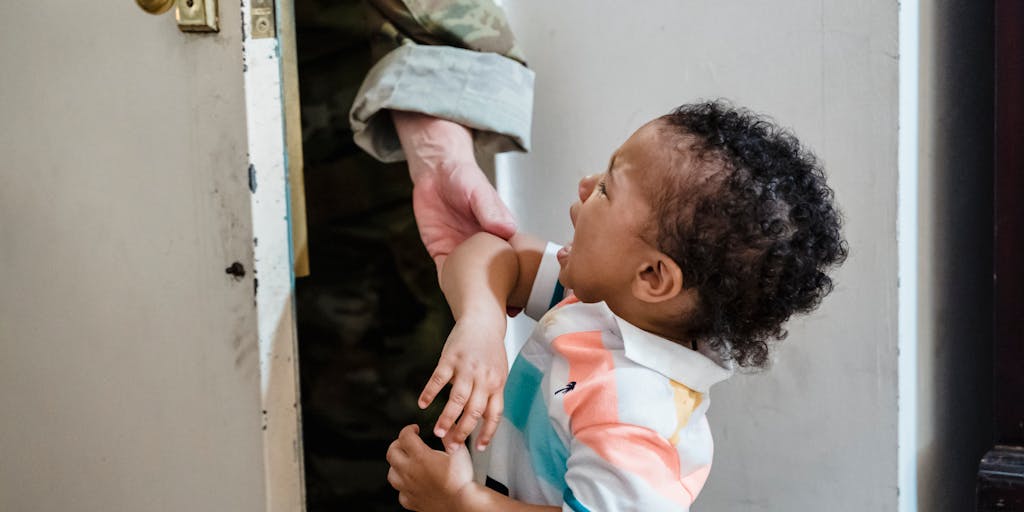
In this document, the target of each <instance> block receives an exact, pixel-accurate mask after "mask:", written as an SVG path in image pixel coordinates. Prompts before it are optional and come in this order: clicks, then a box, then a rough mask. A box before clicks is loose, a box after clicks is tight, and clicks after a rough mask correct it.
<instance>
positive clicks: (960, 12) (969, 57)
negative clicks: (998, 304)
mask: <svg viewBox="0 0 1024 512" xmlns="http://www.w3.org/2000/svg"><path fill="white" fill-rule="evenodd" d="M926 4H929V3H928V2H925V3H923V4H922V6H921V10H922V26H921V34H922V39H921V56H922V59H921V63H922V75H921V77H920V78H921V81H920V83H921V89H920V94H921V105H920V109H921V114H922V117H921V123H922V124H921V126H920V134H921V160H920V162H921V167H920V172H919V175H920V182H919V186H920V191H921V194H920V219H921V222H922V226H923V229H922V232H921V235H920V236H921V238H920V239H919V241H920V254H921V256H920V258H921V261H919V267H918V268H919V280H920V281H919V282H920V288H919V293H920V309H919V311H920V313H919V315H920V316H919V320H920V321H921V330H920V333H921V337H920V339H919V343H920V345H919V350H918V364H919V375H918V388H919V389H918V396H919V399H918V401H919V409H918V414H919V416H918V433H919V441H920V442H921V443H922V446H921V447H919V451H918V502H919V510H928V511H963V510H973V509H974V500H975V497H974V485H975V478H976V475H977V469H978V462H979V460H980V459H981V457H982V455H984V454H985V451H986V450H987V449H988V448H989V447H990V446H991V443H992V436H993V428H994V427H993V398H992V390H993V379H992V357H993V355H992V347H993V325H992V293H993V286H992V284H993V283H992V258H993V252H992V251H993V249H992V236H993V221H992V218H993V217H992V211H993V210H992V205H993V173H994V160H993V119H994V108H993V101H994V91H993V89H994V53H993V45H994V35H993V27H994V18H993V6H992V4H991V3H990V2H976V1H972V0H940V1H938V2H934V3H930V5H926ZM925 224H927V227H924V226H925Z"/></svg>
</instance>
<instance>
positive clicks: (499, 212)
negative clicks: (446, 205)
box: [470, 189, 518, 240]
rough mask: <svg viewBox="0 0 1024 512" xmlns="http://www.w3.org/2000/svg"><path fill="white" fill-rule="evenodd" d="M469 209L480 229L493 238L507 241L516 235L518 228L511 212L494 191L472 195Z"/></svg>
mask: <svg viewBox="0 0 1024 512" xmlns="http://www.w3.org/2000/svg"><path fill="white" fill-rule="evenodd" d="M470 207H471V208H472V210H473V215H474V216H475V217H476V221H477V222H478V223H479V224H480V227H481V228H483V229H484V231H487V232H488V233H491V234H492V235H494V236H499V237H501V238H504V239H505V240H508V239H509V238H512V235H514V234H516V230H517V229H518V227H517V226H516V219H515V217H513V216H512V212H511V211H509V209H508V207H507V206H505V203H504V202H503V201H502V200H501V197H500V196H498V193H497V192H496V191H495V190H494V189H489V190H487V191H486V192H484V193H478V194H473V199H472V202H471V203H470Z"/></svg>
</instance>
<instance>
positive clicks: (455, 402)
mask: <svg viewBox="0 0 1024 512" xmlns="http://www.w3.org/2000/svg"><path fill="white" fill-rule="evenodd" d="M472 394H473V381H472V380H470V379H467V378H459V377H456V378H455V380H454V381H453V382H452V390H451V392H450V393H449V394H448V403H447V404H445V406H444V410H442V411H441V416H440V417H439V418H438V419H437V425H435V426H434V435H435V436H437V437H441V438H443V437H444V436H445V435H447V434H448V430H449V429H451V428H452V425H453V424H454V423H455V420H456V419H458V417H459V414H462V410H463V409H464V408H465V407H466V403H467V402H468V401H469V397H470V396H471V395H472Z"/></svg>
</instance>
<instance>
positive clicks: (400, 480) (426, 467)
mask: <svg viewBox="0 0 1024 512" xmlns="http://www.w3.org/2000/svg"><path fill="white" fill-rule="evenodd" d="M419 431H420V429H419V427H417V426H416V425H409V426H407V427H405V428H403V429H402V432H401V433H400V434H398V439H396V440H395V441H394V442H393V443H391V446H389V447H388V455H387V459H388V464H391V469H390V470H388V483H389V484H391V486H392V487H394V488H395V490H397V491H398V503H399V504H400V505H402V506H403V507H405V508H407V509H409V510H420V511H424V512H429V511H433V510H438V511H443V512H450V511H451V510H455V508H456V505H457V503H456V501H457V499H458V497H459V493H460V492H461V491H462V490H463V489H465V488H466V486H468V485H471V484H472V483H473V463H472V461H470V458H469V451H468V450H466V447H465V446H462V445H458V446H457V447H455V449H453V450H450V452H449V453H446V452H442V451H438V450H432V449H430V447H429V446H427V445H426V443H424V442H423V440H422V439H420V437H419Z"/></svg>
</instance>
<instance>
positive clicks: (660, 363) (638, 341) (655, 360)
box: [612, 313, 733, 393]
mask: <svg viewBox="0 0 1024 512" xmlns="http://www.w3.org/2000/svg"><path fill="white" fill-rule="evenodd" d="M612 316H613V317H614V318H615V322H616V324H618V327H619V333H620V335H621V336H622V344H623V346H624V347H625V354H626V357H627V358H629V359H630V360H631V361H633V362H635V363H637V364H640V365H643V366H646V367H648V368H650V369H652V370H654V371H656V372H658V373H660V374H662V375H664V376H666V377H668V378H670V379H672V380H674V381H676V382H678V383H680V384H682V385H684V386H686V387H688V388H690V389H692V390H694V391H697V392H699V393H707V392H708V390H709V389H710V388H711V386H712V385H713V384H716V383H718V382H721V381H723V380H725V379H727V378H729V376H731V375H732V373H733V369H732V365H725V364H722V363H719V362H716V361H715V360H713V359H712V358H711V357H709V356H708V354H705V353H702V352H698V351H696V350H691V349H689V348H686V347H684V346H682V345H679V344H678V343H676V342H674V341H671V340H669V339H666V338H663V337H661V336H658V335H657V334H653V333H650V332H647V331H645V330H643V329H641V328H639V327H637V326H635V325H633V324H631V323H629V322H627V321H625V320H623V319H621V318H619V317H618V315H615V314H614V313H613V315H612ZM702 348H703V347H702Z"/></svg>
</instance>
